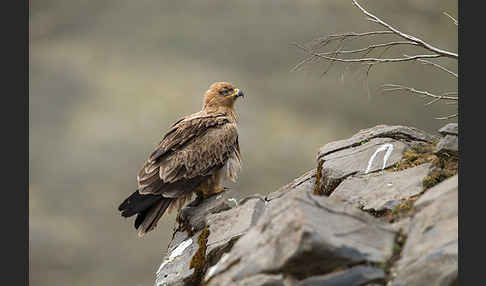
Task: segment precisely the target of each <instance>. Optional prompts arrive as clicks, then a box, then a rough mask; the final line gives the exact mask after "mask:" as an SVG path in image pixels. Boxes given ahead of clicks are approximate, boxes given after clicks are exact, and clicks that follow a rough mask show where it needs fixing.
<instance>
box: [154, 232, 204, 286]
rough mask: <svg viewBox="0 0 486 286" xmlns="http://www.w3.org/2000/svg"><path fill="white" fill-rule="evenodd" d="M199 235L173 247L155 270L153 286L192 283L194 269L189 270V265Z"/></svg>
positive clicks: (174, 285) (196, 247)
mask: <svg viewBox="0 0 486 286" xmlns="http://www.w3.org/2000/svg"><path fill="white" fill-rule="evenodd" d="M199 234H200V233H198V234H196V235H195V236H194V237H189V238H187V239H186V240H184V241H182V242H181V243H179V244H178V245H175V247H174V248H173V250H172V251H169V252H168V253H167V256H166V258H165V259H164V261H163V262H162V264H161V265H160V267H159V269H158V270H157V273H156V280H155V286H166V285H173V286H182V285H191V284H193V283H194V282H193V280H194V269H190V264H191V259H192V257H193V255H194V254H195V253H196V251H197V249H198V241H197V237H198V235H199Z"/></svg>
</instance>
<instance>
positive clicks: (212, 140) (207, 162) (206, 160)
mask: <svg viewBox="0 0 486 286" xmlns="http://www.w3.org/2000/svg"><path fill="white" fill-rule="evenodd" d="M235 157H236V158H237V160H238V161H239V146H238V133H237V128H236V124H234V123H232V122H231V121H230V120H229V119H228V117H227V115H226V114H225V113H221V114H212V115H208V114H201V115H197V116H191V117H188V118H184V119H182V120H180V121H178V122H176V123H175V124H174V125H173V126H172V127H171V128H170V129H169V130H168V132H167V133H166V134H165V136H164V138H163V139H162V141H161V142H160V143H159V144H158V146H157V148H156V149H155V151H154V152H153V153H152V154H151V155H150V157H149V158H148V160H147V162H146V163H145V165H144V167H143V168H142V169H141V170H140V172H139V174H138V176H137V179H138V187H139V192H140V194H160V195H162V196H164V197H179V196H181V195H184V193H185V192H186V191H189V190H192V189H193V188H195V187H196V186H197V185H198V184H199V183H201V182H202V181H203V180H204V179H205V178H207V177H208V176H210V175H211V174H213V172H215V171H216V170H218V169H220V168H222V167H223V166H224V165H225V164H226V162H227V161H228V159H230V158H235Z"/></svg>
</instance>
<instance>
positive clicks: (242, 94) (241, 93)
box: [235, 88, 245, 98]
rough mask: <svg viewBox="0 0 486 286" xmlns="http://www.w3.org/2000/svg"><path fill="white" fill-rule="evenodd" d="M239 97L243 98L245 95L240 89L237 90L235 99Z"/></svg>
mask: <svg viewBox="0 0 486 286" xmlns="http://www.w3.org/2000/svg"><path fill="white" fill-rule="evenodd" d="M240 96H241V97H245V94H244V93H243V91H241V89H239V88H237V89H236V94H235V98H237V97H240Z"/></svg>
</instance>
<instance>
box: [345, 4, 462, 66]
mask: <svg viewBox="0 0 486 286" xmlns="http://www.w3.org/2000/svg"><path fill="white" fill-rule="evenodd" d="M352 1H353V4H354V5H355V6H356V7H358V8H359V9H360V10H361V12H363V13H364V14H365V15H366V16H368V17H369V18H368V20H370V21H372V22H375V23H377V24H380V25H381V26H383V27H385V28H387V29H388V30H390V31H392V32H393V33H395V34H396V35H397V36H399V37H402V38H404V39H405V40H409V41H412V42H415V43H417V45H419V46H421V47H423V48H425V49H427V50H429V51H432V52H434V53H436V54H439V55H442V56H445V57H450V58H454V59H458V58H459V56H458V54H457V53H453V52H449V51H446V50H443V49H439V48H436V47H434V46H432V45H430V44H428V43H426V42H424V41H423V40H421V39H419V38H416V37H414V36H411V35H408V34H406V33H403V32H401V31H399V30H398V29H396V28H394V27H392V26H391V25H390V24H387V23H385V22H384V21H382V20H381V19H380V18H378V17H377V16H375V15H373V14H371V13H370V12H368V11H367V10H365V9H364V8H363V7H361V5H359V4H358V2H357V1H356V0H352Z"/></svg>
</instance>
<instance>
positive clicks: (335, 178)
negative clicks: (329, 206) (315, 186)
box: [319, 138, 409, 195]
mask: <svg viewBox="0 0 486 286" xmlns="http://www.w3.org/2000/svg"><path fill="white" fill-rule="evenodd" d="M407 148H409V146H408V145H406V144H404V143H402V142H401V141H397V140H394V139H391V138H375V139H371V140H370V141H368V142H365V143H363V144H362V145H358V146H354V147H348V148H345V149H341V150H339V151H335V152H333V153H328V154H327V155H324V156H322V157H320V158H319V165H320V166H321V167H320V180H319V192H320V193H323V194H326V195H329V194H331V193H332V192H333V191H334V189H335V187H336V186H337V185H339V183H341V181H342V180H344V179H345V178H347V177H348V176H351V175H356V174H365V173H369V172H375V171H378V170H382V169H386V168H388V167H390V166H393V165H394V164H396V163H397V162H399V161H400V160H401V159H402V156H403V155H402V154H403V152H404V151H405V150H406V149H407Z"/></svg>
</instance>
